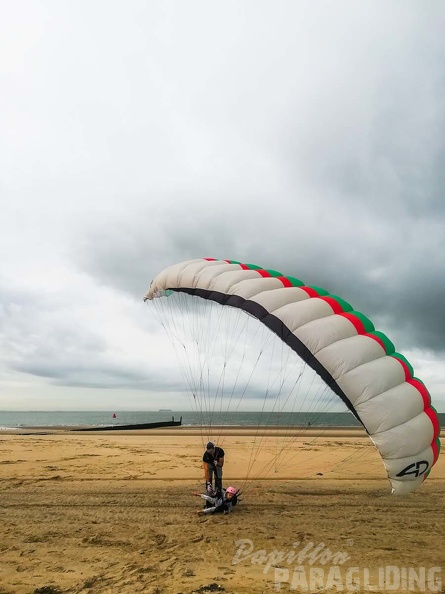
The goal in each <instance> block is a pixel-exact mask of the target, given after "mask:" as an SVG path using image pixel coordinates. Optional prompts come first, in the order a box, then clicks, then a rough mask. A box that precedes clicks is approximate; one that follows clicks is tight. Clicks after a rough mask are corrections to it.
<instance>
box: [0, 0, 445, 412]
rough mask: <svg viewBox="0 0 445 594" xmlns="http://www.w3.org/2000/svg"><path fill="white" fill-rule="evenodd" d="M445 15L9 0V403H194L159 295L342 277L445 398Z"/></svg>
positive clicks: (0, 119) (5, 116)
mask: <svg viewBox="0 0 445 594" xmlns="http://www.w3.org/2000/svg"><path fill="white" fill-rule="evenodd" d="M444 30H445V6H444V4H443V2H441V1H439V0H437V1H435V0H431V1H430V2H428V3H427V4H426V3H424V2H423V1H422V0H418V1H413V0H408V1H402V0H395V1H393V2H386V1H384V0H377V1H374V0H373V1H370V0H362V1H361V2H356V1H354V0H340V1H339V2H328V1H327V0H326V1H320V2H313V1H312V0H297V1H294V0H278V1H276V2H266V1H264V0H244V1H243V2H238V1H235V0H228V1H226V2H223V3H221V2H212V1H209V0H205V1H204V0H190V1H188V2H184V1H182V0H177V1H171V0H163V2H147V1H146V0H143V1H142V0H131V1H126V2H124V1H123V0H106V1H105V0H92V1H89V2H86V1H85V2H78V1H74V0H66V1H65V2H59V1H58V0H46V1H42V0H40V1H39V0H33V1H27V0H18V1H16V2H9V1H8V0H0V131H1V133H0V208H1V210H0V410H108V409H111V410H114V409H117V410H157V409H159V408H165V407H168V408H173V409H175V408H176V409H178V408H184V406H185V403H186V402H187V400H186V398H185V394H184V390H185V388H184V385H183V383H182V377H181V376H180V374H178V373H177V367H176V361H175V359H174V355H173V351H171V350H169V348H168V345H167V342H166V340H165V337H164V335H163V334H162V332H161V330H162V329H161V328H160V327H159V325H158V324H157V322H156V321H155V319H154V316H153V315H152V311H151V310H150V307H149V305H147V304H144V302H143V297H144V294H145V292H146V290H147V289H148V287H149V285H150V282H151V279H152V278H153V277H154V276H156V274H158V273H159V272H160V271H161V270H162V269H163V268H165V267H166V266H168V265H170V264H174V263H176V262H181V261H183V260H187V259H191V258H200V257H214V258H221V259H234V260H238V261H242V262H252V263H256V264H259V265H261V266H264V267H265V268H274V269H277V270H280V271H282V272H283V273H284V274H288V275H292V276H296V277H298V278H301V279H303V280H304V281H305V282H307V283H308V284H314V285H317V286H320V287H324V288H326V289H327V290H329V292H331V293H333V294H336V295H339V296H341V297H343V298H344V299H346V300H347V301H349V302H350V303H351V304H353V306H354V308H355V309H356V310H358V311H361V312H363V313H364V314H365V315H367V316H368V317H369V318H371V319H372V320H373V322H374V324H375V326H376V328H378V329H379V330H381V331H383V332H385V333H386V334H387V335H388V336H389V337H390V338H391V339H392V341H393V342H394V343H395V345H396V349H397V350H398V351H399V352H401V353H402V354H404V355H405V356H406V357H407V359H408V360H409V361H410V363H411V364H412V365H413V367H414V371H415V375H416V376H417V377H419V378H421V379H422V380H423V381H424V382H425V384H426V385H427V387H428V389H429V391H430V393H431V395H432V398H433V403H434V404H435V405H436V408H438V409H439V410H440V411H441V412H445V363H444V354H445V342H444V335H445V299H444V289H445V199H444V196H443V195H444V189H445V166H444V164H445V102H444V99H443V98H444V96H445V36H444V35H443V31H444Z"/></svg>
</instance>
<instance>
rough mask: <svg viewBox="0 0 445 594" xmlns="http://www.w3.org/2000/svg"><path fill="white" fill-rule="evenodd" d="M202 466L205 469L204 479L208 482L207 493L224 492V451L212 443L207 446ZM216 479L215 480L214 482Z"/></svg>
mask: <svg viewBox="0 0 445 594" xmlns="http://www.w3.org/2000/svg"><path fill="white" fill-rule="evenodd" d="M202 466H203V468H204V478H205V482H206V491H207V493H210V494H211V493H213V492H214V491H215V492H217V493H218V492H221V491H222V474H223V471H222V469H223V466H224V450H223V449H222V448H220V447H218V446H215V444H214V443H213V442H211V441H209V442H208V444H207V446H206V451H205V452H204V455H203V457H202ZM213 479H214V480H213Z"/></svg>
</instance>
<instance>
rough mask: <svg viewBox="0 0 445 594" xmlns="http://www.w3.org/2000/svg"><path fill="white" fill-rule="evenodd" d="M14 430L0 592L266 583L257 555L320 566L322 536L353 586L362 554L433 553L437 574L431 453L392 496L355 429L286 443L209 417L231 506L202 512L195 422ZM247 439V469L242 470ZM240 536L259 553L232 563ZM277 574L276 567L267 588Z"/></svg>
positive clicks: (6, 476) (169, 592) (443, 481)
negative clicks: (408, 487) (418, 476)
mask: <svg viewBox="0 0 445 594" xmlns="http://www.w3.org/2000/svg"><path fill="white" fill-rule="evenodd" d="M20 433H21V434H19V433H18V432H5V433H4V434H3V433H2V434H1V435H0V505H1V510H2V524H1V528H0V535H1V538H0V594H6V593H23V594H29V593H34V592H36V593H38V594H40V593H41V594H55V593H56V592H72V593H87V592H90V593H91V592H94V593H96V592H97V593H119V594H126V593H128V594H133V593H137V592H147V593H157V594H179V593H182V594H189V593H192V592H200V593H204V592H212V591H213V592H225V593H236V594H238V593H239V594H248V593H249V594H256V593H258V594H259V593H262V592H274V591H277V590H276V589H275V587H274V582H275V577H276V574H275V569H274V567H273V566H271V567H270V566H268V564H267V559H266V558H265V555H266V557H267V555H269V554H272V553H273V551H274V550H279V551H282V552H283V554H288V553H290V552H292V551H293V552H294V553H301V557H300V559H299V561H298V558H297V560H296V561H295V560H294V561H293V562H291V563H289V562H288V561H287V560H286V559H287V557H284V559H282V560H281V562H279V561H278V562H276V565H277V566H278V567H281V572H282V573H281V578H283V576H284V575H285V574H284V573H283V570H289V579H292V576H293V568H294V567H295V566H297V565H301V566H303V567H304V571H305V572H307V573H306V574H305V575H306V576H307V577H309V575H310V574H309V570H310V568H311V567H316V568H322V569H323V568H324V569H325V571H326V574H327V572H328V570H329V567H330V566H331V565H332V559H331V558H330V557H329V552H328V551H327V549H329V550H330V551H331V552H332V553H333V554H334V553H336V554H337V555H338V557H337V561H338V560H339V559H340V561H341V559H342V558H343V559H344V558H345V556H347V557H348V559H347V560H346V561H344V562H343V563H340V570H341V572H342V576H344V574H345V571H346V570H347V569H348V568H351V567H357V568H359V573H357V574H356V576H358V578H359V579H360V580H361V584H360V588H359V590H360V591H364V590H365V589H366V584H364V582H363V572H362V570H363V569H364V568H368V569H369V570H370V572H371V579H377V578H375V577H374V576H375V575H376V573H375V572H377V571H378V568H379V567H387V566H396V567H399V568H401V567H405V568H410V567H411V568H419V567H425V568H426V570H427V571H428V568H431V567H441V564H443V565H444V568H443V571H442V573H441V574H439V577H441V578H442V579H443V580H444V583H445V563H444V552H443V542H444V540H443V534H445V514H444V513H443V506H444V493H445V491H444V487H445V463H444V461H443V458H442V459H441V458H439V462H438V463H437V465H436V466H435V467H434V469H433V472H432V474H431V476H430V478H429V479H428V480H427V481H426V483H425V484H424V485H423V486H422V487H421V488H420V489H419V490H417V491H416V492H414V493H413V494H411V495H409V496H407V497H403V498H402V497H400V498H397V497H394V496H392V495H391V494H390V488H389V482H388V481H387V479H386V477H385V471H384V468H383V465H382V462H381V460H380V457H379V455H378V453H377V451H376V450H375V448H374V446H373V444H372V442H371V441H370V440H369V439H368V438H367V437H366V436H365V435H364V434H363V432H361V430H357V429H354V430H349V431H348V430H341V429H339V430H332V429H331V430H329V432H327V431H325V432H324V434H323V435H321V436H318V437H317V436H316V432H315V431H313V432H310V431H307V432H305V433H304V434H302V435H300V436H299V437H297V438H296V439H294V440H293V441H292V443H289V442H288V441H287V440H288V437H286V431H281V432H280V434H279V435H276V434H274V432H273V431H269V432H266V435H263V436H261V437H260V436H258V435H256V434H255V432H254V431H252V430H243V429H233V428H232V429H230V430H227V429H226V430H223V429H221V428H219V429H216V428H215V429H213V434H212V436H213V437H215V439H216V438H217V439H216V441H217V443H219V444H220V445H222V446H223V447H224V449H225V450H226V464H225V467H224V484H225V485H226V486H227V485H229V484H234V485H235V486H236V487H240V486H243V487H244V490H245V496H244V498H243V499H244V500H243V501H242V503H241V504H240V505H239V506H237V507H236V508H235V511H234V512H233V513H232V514H229V515H214V516H205V517H202V516H199V515H198V514H197V513H196V512H197V510H198V509H200V508H201V507H202V502H201V500H200V499H198V498H196V497H193V496H192V495H191V492H192V491H194V490H202V488H203V473H202V468H201V457H202V452H203V444H204V443H205V441H206V439H207V437H208V435H207V434H201V433H200V432H199V431H197V430H196V429H195V430H193V429H188V428H185V427H179V428H174V429H170V430H154V431H137V432H115V433H100V434H99V433H97V434H95V433H88V434H85V433H83V434H82V433H76V432H69V431H67V430H66V429H63V430H62V429H60V430H51V431H49V432H47V431H45V432H44V431H36V430H33V431H28V432H26V431H21V432H20ZM25 433H28V434H25ZM253 443H255V446H254V447H252V444H253ZM283 447H284V451H283V452H281V454H280V456H278V460H279V461H278V462H277V453H278V452H280V449H281V448H283ZM252 452H253V458H255V457H256V465H254V466H253V467H252V469H251V471H250V473H249V476H250V477H254V476H260V477H261V479H260V480H258V481H252V480H250V478H249V480H247V481H246V474H247V473H248V468H249V466H250V465H251V464H252ZM266 468H267V471H266V470H265V469H266ZM240 539H245V541H246V546H252V547H253V550H255V551H257V552H258V551H260V550H263V551H264V554H263V555H261V554H258V555H257V557H256V558H255V557H252V556H249V557H247V556H243V555H241V556H239V557H238V562H237V563H234V562H233V561H234V557H235V556H236V554H237V552H238V553H239V552H240V550H239V542H238V544H236V542H237V541H239V540H240ZM249 542H250V543H251V545H248V543H249ZM297 542H298V543H299V544H298V545H296V544H294V543H297ZM311 543H312V544H311ZM441 543H442V544H441ZM317 547H318V553H315V555H316V557H315V558H313V557H311V553H312V554H314V549H316V548H317ZM304 551H306V552H304ZM323 553H324V554H325V557H322V554H323ZM340 555H343V557H341V556H340ZM323 559H325V560H327V561H326V563H325V564H324V565H323V563H322V561H323ZM235 560H236V559H235ZM290 560H291V561H292V559H290ZM254 561H255V563H254ZM272 565H273V564H272ZM360 572H361V573H360ZM308 585H309V584H308ZM325 585H326V584H325ZM328 585H329V584H328ZM371 585H372V584H371ZM289 588H290V583H289V581H287V582H286V581H285V580H283V583H282V586H281V589H280V591H282V592H291V591H296V590H295V589H294V590H291V589H289ZM400 589H402V588H394V589H393V591H398V590H400ZM313 591H321V587H317V584H315V585H313ZM324 591H333V592H334V591H337V589H336V588H325V589H324ZM376 591H381V590H379V589H378V588H377V589H376ZM438 591H439V592H440V591H441V590H438Z"/></svg>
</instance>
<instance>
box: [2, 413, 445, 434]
mask: <svg viewBox="0 0 445 594" xmlns="http://www.w3.org/2000/svg"><path fill="white" fill-rule="evenodd" d="M438 416H439V422H440V425H441V427H444V425H445V413H439V415H438ZM172 420H175V421H179V420H181V421H182V425H184V426H188V427H193V426H196V427H201V426H204V425H224V426H233V427H258V426H283V427H284V426H289V427H306V426H312V427H360V423H359V422H358V421H357V419H356V418H355V417H354V416H353V415H352V414H351V413H349V412H320V413H315V412H280V413H270V412H267V413H265V412H255V411H249V412H241V411H237V412H212V413H211V414H209V413H205V412H203V413H199V412H196V411H173V410H169V409H168V410H158V411H109V410H106V411H103V410H102V411H81V410H79V411H0V431H2V430H14V429H23V428H32V427H39V428H40V427H113V426H118V425H138V424H142V423H157V422H160V421H172Z"/></svg>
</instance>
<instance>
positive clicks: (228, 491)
mask: <svg viewBox="0 0 445 594" xmlns="http://www.w3.org/2000/svg"><path fill="white" fill-rule="evenodd" d="M236 493H237V490H236V489H235V487H227V489H226V497H227V499H232V497H234V496H235V495H236Z"/></svg>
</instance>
